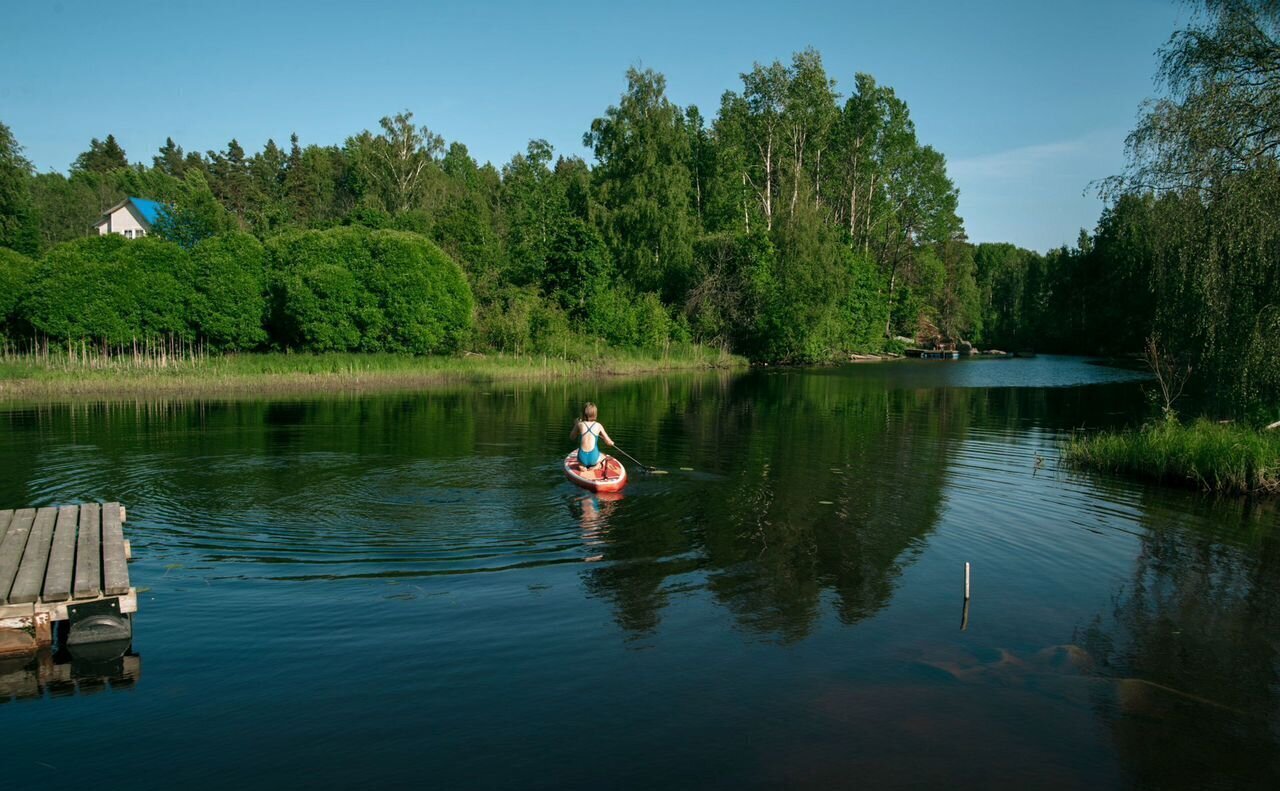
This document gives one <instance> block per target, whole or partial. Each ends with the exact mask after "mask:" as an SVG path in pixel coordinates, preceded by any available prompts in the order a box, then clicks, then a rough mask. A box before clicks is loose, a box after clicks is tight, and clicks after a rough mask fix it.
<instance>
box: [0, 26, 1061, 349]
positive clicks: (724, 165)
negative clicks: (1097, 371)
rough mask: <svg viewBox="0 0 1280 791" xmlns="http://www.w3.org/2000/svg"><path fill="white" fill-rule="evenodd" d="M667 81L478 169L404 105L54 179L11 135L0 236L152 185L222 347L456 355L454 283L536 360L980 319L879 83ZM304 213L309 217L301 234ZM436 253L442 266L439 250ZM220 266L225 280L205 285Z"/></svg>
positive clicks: (85, 219)
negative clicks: (730, 85)
mask: <svg viewBox="0 0 1280 791" xmlns="http://www.w3.org/2000/svg"><path fill="white" fill-rule="evenodd" d="M666 89H667V86H666V79H665V78H664V77H663V76H662V75H661V74H658V73H656V72H654V71H649V70H640V69H631V70H629V71H628V72H627V74H626V86H625V89H624V91H623V93H622V95H621V97H620V99H619V101H618V103H617V104H616V106H613V107H609V108H607V109H606V110H605V111H604V112H603V113H602V114H601V117H599V118H597V119H595V120H594V121H593V122H592V124H591V127H590V129H589V130H588V131H587V133H586V135H585V136H584V141H585V142H586V144H587V145H589V146H590V147H591V148H592V150H593V152H594V155H595V160H594V162H593V163H592V165H588V164H587V163H586V162H584V161H583V160H582V159H580V158H577V157H572V156H570V157H563V156H561V157H559V158H557V157H556V155H555V152H554V151H553V150H552V148H551V146H550V145H549V144H548V143H547V142H546V141H544V140H536V139H535V140H532V141H530V143H529V144H528V146H527V148H526V150H525V151H523V152H521V153H519V154H517V155H515V156H514V157H512V159H511V160H510V161H509V162H508V163H507V164H506V165H503V166H501V168H498V167H494V166H493V165H491V164H487V163H486V164H483V165H481V164H478V163H477V162H476V161H475V160H474V159H473V158H472V157H471V155H470V154H469V153H468V151H467V149H466V146H465V145H463V144H462V143H459V142H456V141H454V142H451V143H448V144H447V145H446V142H445V141H444V140H443V138H441V137H440V136H439V135H437V134H434V133H432V132H431V131H430V130H429V129H428V128H427V127H425V126H421V125H419V124H417V123H416V122H415V121H414V119H413V116H412V114H411V113H409V112H407V111H406V112H402V113H399V114H395V115H389V116H386V117H384V118H382V119H381V121H380V122H379V124H378V125H377V126H376V127H375V128H374V129H373V130H371V131H364V132H361V133H359V134H356V135H353V136H351V137H348V138H347V139H346V140H345V141H343V142H342V143H341V144H340V145H330V146H319V145H314V144H309V145H304V144H303V143H301V142H300V141H299V139H298V137H297V136H296V135H294V136H292V137H291V138H290V142H289V146H288V147H287V149H286V148H285V147H281V146H278V145H276V143H275V142H274V141H273V140H267V141H266V142H265V143H264V144H262V145H261V147H260V149H259V150H257V151H254V150H253V147H252V146H249V145H247V144H242V143H241V141H239V140H238V139H232V140H230V141H228V143H227V144H226V145H225V146H224V147H223V148H222V149H220V150H211V151H206V152H195V151H190V152H188V151H184V150H183V148H182V147H181V146H180V145H179V144H178V143H177V142H176V141H175V140H174V139H172V138H166V139H165V143H164V145H163V146H161V147H160V149H159V150H158V151H157V152H156V154H155V155H154V156H153V157H152V158H151V164H150V165H149V166H144V165H141V164H138V165H133V166H130V165H128V164H127V159H126V157H125V154H124V152H123V151H122V150H121V149H120V147H119V145H118V144H117V143H116V141H115V139H114V138H113V137H110V136H108V137H107V138H106V139H105V140H104V141H98V140H96V139H95V140H93V141H92V142H91V143H90V145H89V150H88V151H86V152H85V153H84V154H82V155H81V156H80V157H78V158H77V160H76V163H75V165H74V166H73V167H72V169H71V172H70V174H69V176H64V175H61V174H52V173H50V174H40V175H32V174H31V169H30V166H29V165H28V164H26V163H25V160H22V159H21V157H20V156H18V154H19V153H20V149H18V148H17V145H16V142H14V141H12V139H11V136H9V138H10V140H9V144H8V148H7V150H8V151H9V152H10V154H11V156H9V157H8V159H9V161H11V162H12V163H15V165H16V167H15V168H10V169H9V171H4V169H3V168H0V229H7V228H10V227H18V226H21V227H23V228H27V229H28V230H27V231H26V232H25V233H27V234H28V236H27V237H24V238H27V239H29V241H27V242H24V243H23V244H25V245H26V246H27V248H29V249H30V251H31V252H32V253H35V252H38V251H39V250H47V249H50V248H53V247H55V246H58V245H61V244H62V243H64V242H68V241H72V240H76V239H81V238H83V237H84V236H86V235H87V234H89V233H91V229H92V226H93V225H94V223H96V221H97V220H98V218H99V215H100V213H101V212H102V211H103V210H104V209H106V208H107V207H109V206H111V205H113V204H114V203H116V202H118V201H119V200H121V199H122V198H124V197H126V196H129V195H136V196H138V197H143V198H149V199H153V200H158V201H161V202H163V203H165V204H166V205H168V206H169V207H170V208H169V211H168V212H167V214H166V215H165V217H163V218H162V219H161V220H160V222H159V223H158V224H157V226H156V227H155V228H153V235H154V236H158V237H160V238H162V239H166V240H169V241H172V242H174V243H175V244H177V245H179V246H180V247H182V248H183V249H185V250H186V251H188V252H189V253H191V254H192V256H193V258H192V260H193V261H194V262H196V264H197V265H198V268H200V270H201V271H202V272H206V274H204V275H201V276H200V277H203V278H204V279H203V280H201V279H199V278H197V279H196V280H194V281H189V282H188V285H190V286H191V287H192V288H193V289H195V293H196V294H197V297H195V298H193V300H194V301H192V302H191V303H190V305H189V310H190V313H189V315H187V316H186V319H187V325H188V328H187V331H189V332H193V333H196V334H197V335H198V336H200V337H202V338H204V339H205V340H207V341H208V342H209V343H211V344H212V345H214V346H220V347H225V348H254V347H256V346H258V345H261V344H262V342H263V341H262V335H261V333H262V332H265V333H267V334H268V336H269V337H270V338H271V340H272V341H273V342H274V343H275V344H278V345H283V346H287V347H289V348H303V349H331V350H366V351H368V350H379V349H403V350H412V351H415V352H421V351H423V350H432V351H436V350H443V349H452V348H458V347H459V345H461V344H464V343H466V342H467V327H469V323H470V318H469V313H470V307H469V302H468V301H467V300H469V299H470V296H469V295H470V294H474V295H476V297H478V299H479V300H480V302H481V303H482V305H483V308H482V309H481V311H480V313H479V319H480V323H479V325H478V327H477V334H476V336H475V337H476V339H478V340H479V341H480V342H481V344H492V345H493V347H494V348H498V349H504V350H515V349H519V350H524V351H527V350H530V349H534V350H537V349H545V350H548V351H547V353H549V352H550V350H552V349H553V347H555V346H556V345H560V346H562V347H564V346H565V345H566V343H567V345H568V346H573V345H574V339H575V338H576V339H577V342H578V343H579V345H582V344H586V345H588V346H590V347H592V348H594V347H595V345H596V343H597V342H599V341H600V340H601V339H606V341H607V342H608V343H610V344H611V345H614V346H618V345H622V346H634V347H637V348H645V349H649V350H653V349H657V348H659V347H661V348H662V349H664V350H666V349H667V346H668V344H669V343H671V342H673V341H674V342H680V341H681V340H682V339H684V338H690V339H694V340H696V341H698V342H699V343H707V344H711V345H715V346H719V347H721V348H724V349H729V348H732V349H735V350H738V351H742V352H746V353H748V354H750V355H752V356H753V357H755V358H757V359H762V360H795V361H805V360H826V359H836V358H839V357H840V355H841V354H842V353H843V352H845V351H850V350H868V349H877V348H880V347H882V346H883V343H884V337H885V335H886V334H889V335H891V334H892V333H893V331H894V330H895V329H898V330H900V329H901V328H904V327H906V328H913V327H914V324H915V322H916V321H917V319H918V318H919V317H920V316H921V315H924V316H927V317H931V318H932V319H933V320H936V321H940V322H942V324H944V325H946V326H947V327H948V328H950V331H954V332H957V333H973V332H977V331H978V330H979V328H980V327H982V326H984V324H985V322H986V321H987V320H988V314H989V313H991V312H992V311H993V310H994V308H988V307H983V305H984V304H985V303H983V302H982V297H983V296H984V295H985V294H986V293H987V292H985V291H982V290H981V289H979V288H978V287H977V286H976V285H975V279H976V278H977V277H979V275H980V272H977V271H976V270H978V269H980V267H977V265H976V262H974V261H972V260H971V259H970V257H969V255H968V247H967V246H966V245H963V244H962V243H961V242H958V241H957V240H958V239H960V238H962V230H961V227H960V221H959V218H958V217H957V216H956V214H955V208H956V202H955V201H956V193H955V189H954V186H953V185H952V184H951V182H950V180H949V178H948V177H947V174H946V162H945V159H944V158H943V157H942V155H941V154H939V153H938V152H936V151H934V150H933V149H931V148H929V147H928V146H927V145H924V144H923V143H922V142H921V141H919V140H918V139H917V137H916V132H915V128H914V125H913V124H912V122H911V117H910V113H909V111H908V109H907V106H906V103H905V102H904V101H902V100H901V99H900V98H898V97H897V96H896V95H895V93H894V91H893V90H892V89H891V88H889V87H887V86H883V85H879V84H877V83H876V81H875V80H874V79H873V78H871V77H870V76H869V75H865V74H861V75H858V76H857V78H856V80H855V85H854V86H853V93H852V95H851V96H850V97H849V99H848V101H845V102H843V104H842V103H841V100H840V96H839V93H838V90H837V85H836V83H835V81H834V80H832V79H830V77H829V76H828V75H827V73H826V71H825V67H824V65H823V63H822V58H821V56H820V54H819V53H818V52H817V51H816V50H812V49H806V50H804V51H801V52H797V53H795V54H794V55H793V56H792V57H791V58H790V60H789V61H785V62H783V61H777V62H773V63H769V64H754V65H753V67H752V69H751V70H749V71H747V72H746V73H745V74H743V75H742V86H741V92H740V93H734V92H732V91H730V92H727V93H726V94H725V95H724V98H723V100H722V103H721V106H720V108H719V113H718V115H717V116H716V117H715V118H704V117H703V115H702V113H701V112H700V111H699V110H698V109H697V108H696V107H688V108H681V107H678V106H676V105H675V104H673V103H672V102H671V101H670V99H669V98H668V96H667V92H666ZM4 131H5V132H6V133H7V129H6V130H4ZM6 172H7V173H8V174H9V176H11V178H8V179H7V180H6V178H5V177H3V174H4V173H6ZM9 187H12V189H9ZM7 189H8V192H6V190H7ZM8 195H17V196H18V203H21V202H22V200H25V198H24V197H23V196H29V198H30V200H29V203H30V206H31V209H30V211H26V210H25V209H20V208H6V204H5V203H4V201H5V200H7V197H6V196H8ZM10 203H11V204H12V203H13V201H10ZM15 205H16V204H15ZM24 205H25V204H24ZM24 212H25V213H24ZM338 226H349V227H348V228H347V229H346V230H345V231H342V232H336V231H334V230H333V229H336V228H337V227H338ZM32 229H34V236H32V235H31V234H32ZM322 230H323V231H325V232H326V233H332V235H331V236H325V237H323V238H318V237H316V238H313V237H304V236H300V234H302V233H304V232H307V231H322ZM383 231H387V232H391V231H397V232H404V233H406V234H412V235H415V236H416V237H428V238H430V239H432V240H433V241H434V242H435V243H436V244H437V245H439V248H440V249H441V250H443V251H444V252H445V254H446V256H445V258H443V259H442V258H439V257H438V256H437V253H439V250H435V248H434V247H432V248H421V247H419V246H418V243H417V242H413V243H409V242H404V241H403V239H401V240H400V241H393V240H394V239H397V238H399V237H393V236H388V237H385V238H384V237H376V234H375V233H373V232H383ZM4 232H5V233H8V231H7V230H5V231H4ZM232 232H239V233H245V232H247V233H249V234H252V235H253V236H254V237H256V238H257V239H258V240H259V241H260V242H262V243H263V244H264V245H265V246H266V253H265V254H266V257H267V259H268V264H267V270H268V271H269V273H270V275H269V277H268V281H267V282H268V286H269V293H270V297H269V300H268V301H269V303H270V309H269V310H268V311H267V319H266V322H265V324H264V325H262V326H261V327H259V328H258V330H255V329H254V327H253V322H252V320H251V316H252V314H253V313H254V312H255V311H257V310H259V308H260V307H261V305H260V303H259V302H257V301H256V300H255V299H253V298H252V297H251V295H252V293H254V290H255V288H257V286H255V280H254V277H255V275H254V273H255V272H256V271H257V270H258V254H257V253H256V252H255V251H254V249H253V248H252V245H251V244H250V243H249V242H248V240H247V239H246V238H244V237H242V236H235V237H227V238H226V239H223V237H224V236H225V235H227V234H229V233H232ZM344 234H345V235H344ZM375 237H376V239H380V240H382V241H378V242H377V243H376V244H375ZM2 238H5V237H0V239H2ZM232 238H234V239H235V241H234V242H233V241H229V240H230V239H232ZM405 238H409V237H405ZM214 239H222V241H219V242H216V243H213V242H212V240H214ZM3 243H7V244H11V245H12V244H13V243H12V242H3ZM206 243H209V247H207V248H205V249H206V252H205V253H201V254H199V255H197V254H196V251H197V250H199V249H201V248H202V246H203V245H205V244H206ZM432 250H435V252H431V251H432ZM60 255H61V254H60ZM202 256H206V257H202ZM241 256H243V258H242V259H241ZM448 258H452V259H453V260H454V261H457V262H458V263H459V264H461V267H462V270H461V271H462V272H465V276H462V275H459V273H458V270H457V267H456V266H454V265H453V264H452V263H451V262H450V264H449V265H448V266H441V265H439V262H440V261H441V260H447V259H448ZM214 272H216V273H218V274H212V273H214ZM424 273H425V274H424ZM67 276H68V277H70V275H67ZM82 276H83V277H88V275H87V274H84V273H82ZM218 278H226V279H227V282H228V283H234V288H229V289H228V294H231V293H234V294H236V295H238V296H236V297H231V296H227V297H226V298H225V299H222V298H220V297H219V296H218V295H217V294H216V293H215V292H216V288H215V287H214V286H213V285H212V283H214V282H215V281H217V280H218ZM446 283H447V285H442V284H446ZM460 295H468V296H466V297H465V298H464V297H463V296H460ZM1049 295H1056V292H1053V291H1051V290H1050V289H1049V287H1048V286H1046V287H1045V289H1044V291H1043V294H1042V296H1043V297H1044V298H1045V299H1046V300H1047V299H1048V297H1049ZM1054 298H1055V299H1056V298H1057V297H1056V296H1055V297H1054ZM1046 304H1047V303H1046ZM424 305H430V307H427V308H424V307H423V306H424ZM975 305H977V306H978V307H977V308H975ZM239 308H242V310H240V309H239ZM1045 310H1048V308H1047V307H1046V309H1045ZM464 314H467V315H465V316H464ZM507 314H510V315H507ZM1035 315H1036V316H1042V315H1044V312H1043V311H1041V312H1036V313H1035ZM49 320H50V321H53V318H52V317H49ZM134 323H135V324H136V322H134ZM130 326H133V325H130ZM67 331H71V330H70V329H67ZM76 331H79V330H76ZM588 337H589V338H590V341H587V340H585V339H586V338H588ZM486 339H488V340H486ZM566 339H567V340H566ZM561 352H562V353H565V354H568V352H565V351H564V349H563V348H562V349H561ZM522 353H523V352H522ZM664 353H665V351H664Z"/></svg>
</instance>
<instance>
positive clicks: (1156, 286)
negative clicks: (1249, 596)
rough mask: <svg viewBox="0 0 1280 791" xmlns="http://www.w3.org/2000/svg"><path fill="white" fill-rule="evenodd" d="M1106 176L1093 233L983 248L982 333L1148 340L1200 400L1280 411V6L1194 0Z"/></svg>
mask: <svg viewBox="0 0 1280 791" xmlns="http://www.w3.org/2000/svg"><path fill="white" fill-rule="evenodd" d="M1159 61H1160V66H1159V69H1158V71H1157V81H1158V85H1159V91H1158V93H1157V95H1156V96H1155V97H1154V98H1152V99H1151V100H1149V101H1148V102H1146V103H1145V104H1144V106H1143V111H1142V114H1141V116H1140V118H1139V122H1138V125H1137V126H1136V128H1135V129H1134V130H1133V131H1132V132H1131V133H1130V135H1129V137H1128V139H1127V142H1126V147H1127V154H1128V157H1127V160H1128V164H1127V166H1126V168H1125V170H1124V171H1123V172H1122V173H1120V174H1117V175H1116V176H1114V177H1112V178H1109V179H1106V180H1105V181H1103V182H1101V183H1100V184H1098V185H1097V186H1098V188H1099V189H1100V190H1101V192H1102V194H1103V196H1104V197H1105V198H1106V199H1107V206H1106V208H1105V209H1104V211H1103V213H1102V216H1101V218H1100V219H1099V221H1098V225H1097V227H1096V229H1095V230H1094V232H1093V233H1091V234H1090V233H1085V232H1083V231H1082V232H1081V234H1080V237H1079V240H1078V241H1077V243H1076V244H1075V245H1074V246H1073V247H1062V248H1059V249H1057V250H1052V251H1050V252H1048V253H1046V254H1044V255H1040V254H1037V253H1033V252H1030V251H1026V250H1019V249H1017V248H1014V247H1012V246H1010V245H979V247H978V249H977V251H976V253H975V262H976V265H977V270H978V275H977V280H978V288H979V302H980V304H981V314H982V316H983V319H982V321H983V326H984V332H985V335H986V338H987V339H988V340H989V341H990V342H992V343H997V344H1008V345H1010V346H1016V347H1028V348H1038V349H1041V350H1044V351H1062V352H1076V353H1107V354H1125V353H1135V352H1139V351H1140V350H1142V349H1143V348H1144V346H1151V345H1154V348H1156V349H1158V350H1159V351H1160V353H1161V355H1162V356H1163V357H1164V358H1165V359H1166V361H1167V364H1170V365H1174V366H1176V367H1178V368H1180V369H1184V370H1185V369H1186V368H1190V371H1191V374H1190V380H1189V387H1190V389H1189V393H1190V394H1192V395H1193V396H1194V397H1195V398H1197V399H1198V400H1199V408H1200V409H1201V411H1204V412H1208V413H1210V414H1213V415H1216V416H1229V417H1239V418H1251V419H1253V420H1255V421H1264V422H1270V421H1274V420H1275V419H1276V418H1277V417H1280V354H1277V342H1280V161H1278V160H1277V152H1280V67H1278V66H1277V64H1280V4H1278V3H1276V2H1274V0H1200V2H1198V3H1196V4H1195V5H1194V9H1193V13H1192V15H1191V18H1190V20H1189V22H1188V24H1187V26H1186V27H1185V28H1183V29H1181V30H1178V31H1176V32H1175V33H1174V34H1173V35H1172V36H1171V37H1170V39H1169V41H1168V42H1167V44H1166V45H1165V46H1164V47H1163V48H1162V49H1161V51H1160V54H1159Z"/></svg>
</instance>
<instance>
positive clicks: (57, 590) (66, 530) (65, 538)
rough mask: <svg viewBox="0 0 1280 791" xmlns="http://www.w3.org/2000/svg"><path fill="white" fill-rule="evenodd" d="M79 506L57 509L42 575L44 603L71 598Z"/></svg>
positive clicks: (42, 597)
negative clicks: (51, 543) (47, 562)
mask: <svg viewBox="0 0 1280 791" xmlns="http://www.w3.org/2000/svg"><path fill="white" fill-rule="evenodd" d="M79 515H80V506H78V505H64V506H62V507H61V508H59V509H58V522H57V524H56V525H55V526H54V530H53V545H52V546H51V547H50V549H49V568H48V570H47V571H45V575H44V593H42V594H41V595H40V598H41V599H43V600H44V601H66V600H67V599H70V598H71V575H72V572H73V571H74V569H75V564H76V518H77V517H78V516H79Z"/></svg>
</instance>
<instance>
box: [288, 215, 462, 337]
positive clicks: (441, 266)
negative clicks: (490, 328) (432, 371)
mask: <svg viewBox="0 0 1280 791" xmlns="http://www.w3.org/2000/svg"><path fill="white" fill-rule="evenodd" d="M267 258H268V266H269V268H270V270H271V271H272V273H273V274H272V286H271V290H272V294H273V300H274V305H273V311H274V316H275V320H274V322H273V326H274V328H275V330H276V334H277V340H278V341H279V342H280V343H282V344H284V345H287V346H297V347H300V348H303V349H307V350H309V351H356V350H359V351H390V352H411V353H414V354H428V353H433V352H434V353H440V352H450V351H453V350H455V349H457V348H458V347H459V346H460V345H461V344H462V343H463V342H464V340H465V339H466V337H467V335H468V333H469V331H470V329H471V312H472V296H471V288H470V286H469V285H468V284H467V281H466V278H465V277H464V276H463V274H462V269H461V268H460V267H459V266H458V265H457V264H456V263H455V262H454V261H453V260H452V259H450V258H449V257H448V256H447V255H445V254H444V253H443V252H442V251H441V250H440V248H438V247H436V246H435V245H434V244H433V243H432V242H431V241H430V240H428V239H426V238H424V237H422V236H419V235H417V234H412V233H405V232H401V231H369V230H368V229H366V228H361V227H356V226H352V227H344V228H333V229H331V230H327V231H301V232H295V233H290V234H285V235H283V236H279V237H276V238H275V239H272V240H271V241H270V242H268V244H267Z"/></svg>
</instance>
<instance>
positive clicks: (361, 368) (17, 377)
mask: <svg viewBox="0 0 1280 791" xmlns="http://www.w3.org/2000/svg"><path fill="white" fill-rule="evenodd" d="M746 365H747V363H746V360H744V359H743V358H741V357H737V356H735V355H730V354H726V353H724V352H721V351H720V350H718V349H707V348H703V347H695V346H690V347H679V348H674V347H673V348H672V349H671V350H670V351H668V352H666V353H653V352H640V351H616V350H611V351H609V352H607V353H604V354H601V355H599V356H590V357H582V358H577V359H572V358H563V357H551V356H542V355H520V356H516V355H505V354H490V355H479V354H468V355H465V356H461V357H412V356H409V355H400V354H289V353H281V352H267V353H255V354H233V355H208V356H192V355H189V356H185V357H170V358H167V359H165V358H158V357H144V358H132V357H129V356H117V357H101V356H93V355H90V356H77V355H67V354H65V353H62V354H55V355H48V356H44V357H38V356H34V355H7V356H4V357H0V402H5V401H17V400H32V399H48V398H65V397H81V396H85V397H111V396H152V395H154V396H175V395H190V396H217V395H245V394H255V393H256V394H281V395H283V394H289V393H311V392H325V391H334V392H348V391H394V390H416V389H423V388H430V387H438V386H442V385H450V384H467V383H485V382H497V381H536V380H548V379H560V378H567V377H585V378H606V377H613V376H638V375H644V374H655V373H665V372H682V371H706V370H716V369H737V368H745V367H746Z"/></svg>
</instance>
